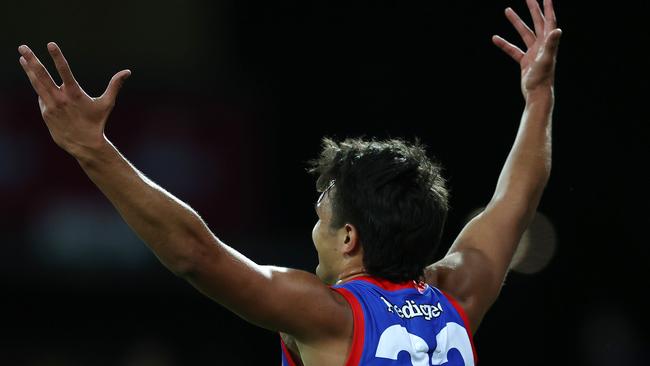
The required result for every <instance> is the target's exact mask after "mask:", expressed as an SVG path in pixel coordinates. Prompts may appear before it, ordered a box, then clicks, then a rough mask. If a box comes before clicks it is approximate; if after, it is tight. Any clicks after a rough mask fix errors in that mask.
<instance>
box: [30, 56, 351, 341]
mask: <svg viewBox="0 0 650 366" xmlns="http://www.w3.org/2000/svg"><path fill="white" fill-rule="evenodd" d="M48 50H49V51H50V54H51V56H52V58H53V59H54V63H55V66H56V68H57V70H58V72H59V74H60V75H61V78H62V80H63V84H62V85H61V86H60V87H59V86H57V85H56V84H55V83H54V81H53V80H52V78H51V76H50V75H49V73H48V72H47V70H46V69H45V67H44V66H43V65H42V64H41V62H40V61H39V60H38V58H37V57H36V55H35V54H34V53H33V52H32V51H31V50H30V49H29V48H28V47H27V46H21V47H20V48H19V52H20V54H21V57H20V63H21V65H22V67H23V69H24V70H25V72H26V74H27V76H28V77H29V80H30V82H31V83H32V86H33V87H34V89H35V91H36V92H37V94H38V97H39V106H40V108H41V113H42V115H43V119H44V121H45V123H46V125H47V127H48V129H49V131H50V134H51V135H52V138H53V140H54V141H55V142H56V143H57V144H58V145H59V146H60V147H61V148H63V149H64V150H65V151H67V152H68V153H70V154H71V155H72V156H73V157H74V158H76V159H77V161H78V162H79V164H80V166H81V167H82V169H83V170H84V171H85V173H86V174H87V175H88V177H89V178H90V179H91V180H92V181H93V183H95V185H97V187H99V189H100V190H101V191H102V192H103V193H104V195H105V196H106V197H107V198H108V199H109V200H110V201H111V203H112V204H113V205H114V206H115V208H116V209H117V210H118V211H119V213H120V214H121V215H122V217H123V218H124V220H125V221H126V222H127V223H128V224H129V226H130V227H131V228H132V229H133V230H134V231H135V232H136V233H137V234H138V235H139V236H140V238H142V239H143V241H144V242H145V243H146V244H147V245H148V246H149V247H150V248H151V250H152V251H153V252H154V253H155V254H156V256H157V257H158V258H159V259H160V261H161V262H162V263H163V264H164V265H165V266H166V267H167V268H169V269H170V270H171V271H172V272H174V273H175V274H177V275H178V276H181V277H183V278H185V279H187V280H188V281H189V282H190V283H192V284H193V285H194V286H195V287H196V288H197V289H199V290H200V291H201V292H203V293H204V294H206V295H207V296H209V297H211V298H212V299H214V300H215V301H217V302H219V303H220V304H222V305H224V306H225V307H227V308H228V309H230V310H231V311H233V312H235V313H237V314H238V315H240V316H241V317H243V318H245V319H246V320H248V321H250V322H251V323H254V324H257V325H259V326H262V327H264V328H267V329H271V330H275V331H282V332H285V333H288V334H291V335H293V336H295V337H296V338H297V339H298V340H300V341H302V342H306V343H307V342H319V341H320V340H323V341H327V340H329V339H334V338H335V339H342V338H344V337H346V336H348V335H349V334H351V332H352V314H351V310H350V308H349V306H348V305H347V302H346V301H345V300H344V299H343V297H342V296H341V295H339V294H338V293H336V292H334V291H331V290H330V289H329V288H328V287H327V286H326V285H324V284H323V283H322V282H321V281H320V280H319V279H318V278H317V277H316V276H314V275H313V274H310V273H307V272H304V271H297V270H290V269H285V268H277V267H270V266H261V265H258V264H256V263H254V262H253V261H251V260H249V259H248V258H246V257H245V256H243V255H241V254H240V253H238V252H237V251H235V250H234V249H232V248H230V247H228V246H227V245H226V244H224V243H223V242H221V241H220V240H219V239H218V238H217V237H216V236H215V235H214V234H213V233H212V232H211V231H210V230H209V229H208V227H207V226H206V224H205V223H204V222H203V220H202V219H201V218H200V217H199V215H198V214H197V213H196V212H195V211H194V210H192V209H191V208H190V207H189V206H188V205H186V204H185V203H183V202H181V201H180V200H179V199H177V198H176V197H174V196H173V195H172V194H170V193H168V192H166V191H165V190H164V189H163V188H161V187H159V186H158V185H156V184H155V183H154V182H152V181H151V180H149V179H147V177H145V176H144V175H143V174H142V173H140V172H139V171H138V170H137V169H136V168H135V167H134V166H133V165H132V164H130V163H129V162H128V161H127V160H126V159H125V158H124V157H123V156H122V155H121V154H120V153H119V151H118V150H117V149H116V148H115V147H114V146H113V145H112V144H111V143H110V142H109V140H108V139H107V138H106V136H105V135H104V126H105V124H106V120H107V119H108V116H109V114H110V112H111V110H112V108H113V106H114V104H115V99H116V96H117V93H118V90H119V89H120V87H121V85H122V83H123V82H124V80H125V79H126V77H128V76H129V75H130V71H128V70H124V71H121V72H119V73H117V74H116V75H115V76H114V77H113V78H112V79H111V82H110V83H109V86H108V88H107V90H106V92H105V93H104V94H103V95H102V96H101V97H99V98H91V97H89V96H88V95H87V94H86V93H85V92H84V91H83V90H82V89H81V87H80V86H79V84H78V83H77V81H76V80H75V78H74V77H73V75H72V72H71V71H70V68H69V66H68V63H67V61H66V60H65V58H64V56H63V54H62V53H61V50H60V49H59V47H58V46H57V45H56V44H54V43H50V44H48ZM224 210H227V208H224Z"/></svg>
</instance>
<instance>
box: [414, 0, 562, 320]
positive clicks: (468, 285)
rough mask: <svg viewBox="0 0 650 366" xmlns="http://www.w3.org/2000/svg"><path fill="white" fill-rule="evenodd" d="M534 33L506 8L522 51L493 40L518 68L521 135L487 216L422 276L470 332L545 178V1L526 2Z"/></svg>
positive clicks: (550, 13) (548, 58)
mask: <svg viewBox="0 0 650 366" xmlns="http://www.w3.org/2000/svg"><path fill="white" fill-rule="evenodd" d="M527 2H528V7H529V9H530V12H531V15H532V18H533V21H534V28H535V30H534V32H533V31H532V30H531V29H529V28H528V27H527V26H526V24H525V23H524V22H523V21H522V20H521V19H520V18H519V16H517V14H516V13H515V12H514V11H513V10H512V9H510V8H508V9H506V16H507V18H508V19H509V20H510V22H511V23H512V24H513V25H514V27H515V28H516V29H517V31H518V32H519V34H520V35H521V37H522V38H523V40H524V43H525V44H526V46H527V48H528V50H527V51H526V52H523V51H522V50H520V49H519V48H517V47H516V46H514V45H513V44H511V43H509V42H507V41H505V40H504V39H503V38H501V37H498V36H494V37H493V42H494V43H495V45H497V46H498V47H499V48H501V49H502V50H503V51H504V52H506V53H507V54H508V55H510V56H511V57H512V58H513V59H514V60H515V61H517V63H519V65H520V67H521V90H522V93H523V95H524V98H525V101H526V106H525V109H524V112H523V115H522V118H521V122H520V126H519V130H518V132H517V136H516V138H515V141H514V144H513V146H512V148H511V150H510V153H509V155H508V158H507V159H506V162H505V164H504V166H503V169H502V170H501V174H500V175H499V179H498V182H497V186H496V188H495V191H494V194H493V196H492V198H491V200H490V202H489V203H488V205H487V206H486V208H485V210H484V211H483V212H482V213H480V214H479V215H478V216H476V217H475V218H473V219H472V220H471V221H470V222H469V223H467V224H466V226H465V227H464V228H463V230H462V231H461V233H460V234H459V235H458V237H457V238H456V240H455V241H454V243H453V244H452V246H451V248H450V249H449V251H448V253H447V255H446V256H445V257H444V258H443V259H442V260H440V261H439V262H437V263H434V264H433V265H431V266H429V267H428V268H427V270H426V271H425V273H426V275H427V280H428V281H430V282H432V283H434V284H435V285H436V286H438V287H440V288H441V289H443V290H446V291H447V292H449V293H450V294H452V295H453V296H455V297H456V298H457V299H458V300H459V302H460V303H461V304H462V305H463V307H464V308H465V310H466V312H467V314H468V317H469V319H470V323H471V328H472V331H476V328H477V327H478V325H479V323H480V322H481V319H482V318H483V316H484V314H485V313H486V312H487V310H488V309H489V307H490V306H491V305H492V304H493V303H494V301H495V300H496V298H497V296H498V294H499V292H500V290H501V286H502V283H503V281H504V278H505V276H506V274H507V272H508V269H509V266H510V262H511V260H512V257H513V255H514V253H515V250H516V248H517V244H518V243H519V241H520V239H521V237H522V235H523V233H524V231H525V230H526V228H527V227H528V225H529V224H530V222H531V221H532V219H533V217H534V215H535V212H536V210H537V207H538V204H539V201H540V199H541V197H542V193H543V191H544V188H545V186H546V183H547V182H548V179H549V177H550V172H551V121H552V114H553V106H554V98H555V96H554V77H555V60H556V55H557V49H558V45H559V39H560V35H561V31H560V29H558V28H557V27H556V20H555V13H554V10H553V5H552V3H551V0H544V14H542V11H541V9H540V7H539V5H538V3H537V1H536V0H527Z"/></svg>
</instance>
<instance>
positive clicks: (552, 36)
mask: <svg viewBox="0 0 650 366" xmlns="http://www.w3.org/2000/svg"><path fill="white" fill-rule="evenodd" d="M561 36H562V30H561V29H560V28H557V29H553V30H552V31H551V33H549V34H548V36H547V38H546V50H547V51H548V54H550V55H553V56H555V54H556V53H557V49H558V47H559V45H560V37H561Z"/></svg>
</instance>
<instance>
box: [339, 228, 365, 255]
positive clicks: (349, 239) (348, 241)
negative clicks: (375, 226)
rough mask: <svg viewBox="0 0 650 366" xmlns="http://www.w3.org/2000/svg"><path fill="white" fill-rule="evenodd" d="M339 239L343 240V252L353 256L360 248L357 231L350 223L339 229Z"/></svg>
mask: <svg viewBox="0 0 650 366" xmlns="http://www.w3.org/2000/svg"><path fill="white" fill-rule="evenodd" d="M341 241H342V242H343V248H342V249H343V254H344V255H348V256H353V255H355V254H357V253H358V252H359V251H360V250H361V242H360V240H359V231H357V228H356V227H354V225H352V224H345V225H343V228H342V229H341Z"/></svg>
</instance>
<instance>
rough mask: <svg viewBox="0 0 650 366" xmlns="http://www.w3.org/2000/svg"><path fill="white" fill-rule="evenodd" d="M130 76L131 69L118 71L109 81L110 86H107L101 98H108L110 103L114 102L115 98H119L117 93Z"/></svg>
mask: <svg viewBox="0 0 650 366" xmlns="http://www.w3.org/2000/svg"><path fill="white" fill-rule="evenodd" d="M129 76H131V70H122V71H120V72H118V73H117V74H115V75H113V77H112V78H111V81H109V82H108V86H107V87H106V91H105V92H104V94H102V96H101V97H99V98H100V99H102V100H106V101H107V102H109V103H110V104H114V103H115V99H116V98H117V94H118V93H119V91H120V89H121V88H122V85H124V81H125V80H126V79H127V78H128V77H129Z"/></svg>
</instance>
